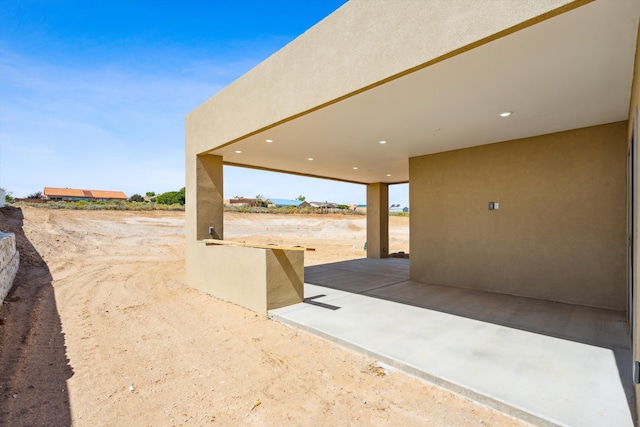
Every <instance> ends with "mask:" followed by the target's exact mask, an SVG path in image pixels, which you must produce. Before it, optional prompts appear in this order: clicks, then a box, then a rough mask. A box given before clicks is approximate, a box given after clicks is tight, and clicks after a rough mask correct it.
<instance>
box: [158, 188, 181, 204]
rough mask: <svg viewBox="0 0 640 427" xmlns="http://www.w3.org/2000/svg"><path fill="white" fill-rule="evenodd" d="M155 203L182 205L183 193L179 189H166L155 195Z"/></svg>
mask: <svg viewBox="0 0 640 427" xmlns="http://www.w3.org/2000/svg"><path fill="white" fill-rule="evenodd" d="M156 203H159V204H161V205H184V193H183V192H181V191H168V192H166V193H162V194H161V195H159V196H158V197H156Z"/></svg>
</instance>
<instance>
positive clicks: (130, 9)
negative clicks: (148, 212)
mask: <svg viewBox="0 0 640 427" xmlns="http://www.w3.org/2000/svg"><path fill="white" fill-rule="evenodd" d="M343 3H345V0H272V1H267V0H252V1H249V0H228V1H222V0H218V1H215V0H211V1H204V0H202V1H178V0H174V1H164V0H156V1H141V0H135V1H131V0H129V1H124V0H103V1H98V0H85V1H64V0H56V1H51V0H50V1H30V0H2V3H1V4H0V187H3V188H6V189H7V190H9V191H11V192H13V195H14V196H16V197H23V196H25V195H27V194H29V193H32V192H35V191H42V190H43V188H44V187H45V186H50V187H72V188H88V189H103V190H121V191H124V192H125V193H126V194H127V195H129V196H130V195H132V194H134V193H141V194H143V193H145V192H146V191H155V192H157V193H159V192H164V191H172V190H176V189H179V188H180V187H183V186H184V117H185V116H186V114H187V113H188V112H189V111H191V110H193V109H194V108H196V107H197V106H198V105H199V104H201V103H202V102H204V101H205V100H206V99H208V98H209V97H211V96H213V95H214V94H215V93H216V92H218V91H219V90H220V89H222V88H223V87H225V86H226V85H228V84H229V83H231V82H232V81H233V80H235V79H237V78H238V77H240V76H241V75H242V74H244V73H246V72H247V71H249V70H250V69H251V68H253V67H254V66H255V65H257V64H258V63H260V62H261V61H263V60H264V59H266V58H267V57H269V56H270V55H271V54H273V53H275V52H276V51H277V50H278V49H280V48H282V47H283V46H284V45H286V44H287V43H289V42H290V41H292V40H293V39H295V38H296V37H297V36H298V35H300V34H302V33H303V32H304V31H305V30H307V29H308V28H309V27H311V26H313V25H314V24H316V23H317V22H319V21H320V20H322V19H323V18H324V17H325V16H327V15H328V14H330V13H331V12H333V11H334V10H335V9H337V8H338V7H340V6H341V5H342V4H343ZM224 191H225V196H226V197H233V196H245V197H253V196H255V195H256V194H259V193H260V194H263V195H265V196H267V197H273V198H294V197H296V196H298V195H300V194H302V195H305V196H306V197H307V200H329V201H335V202H339V203H364V202H365V199H366V195H365V188H364V187H363V186H359V185H353V184H343V183H338V182H334V181H326V180H318V179H310V178H302V177H293V176H291V175H282V174H275V173H268V172H262V171H256V170H249V169H240V168H233V167H225V189H224ZM389 202H390V203H400V204H402V205H403V206H405V205H406V204H407V203H408V188H407V185H399V186H392V187H391V190H390V199H389Z"/></svg>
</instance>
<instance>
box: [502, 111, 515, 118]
mask: <svg viewBox="0 0 640 427" xmlns="http://www.w3.org/2000/svg"><path fill="white" fill-rule="evenodd" d="M512 114H513V111H504V112H502V113H500V117H509V116H510V115H512Z"/></svg>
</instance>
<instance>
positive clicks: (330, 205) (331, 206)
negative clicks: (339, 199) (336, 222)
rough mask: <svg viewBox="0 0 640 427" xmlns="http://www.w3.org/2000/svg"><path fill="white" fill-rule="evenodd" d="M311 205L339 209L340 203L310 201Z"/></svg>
mask: <svg viewBox="0 0 640 427" xmlns="http://www.w3.org/2000/svg"><path fill="white" fill-rule="evenodd" d="M309 205H311V207H313V208H321V209H337V208H338V205H337V204H336V203H329V202H309Z"/></svg>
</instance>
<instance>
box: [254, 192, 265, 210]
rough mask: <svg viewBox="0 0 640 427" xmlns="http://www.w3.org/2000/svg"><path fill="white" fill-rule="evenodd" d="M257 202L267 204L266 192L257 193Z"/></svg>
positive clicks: (260, 204)
mask: <svg viewBox="0 0 640 427" xmlns="http://www.w3.org/2000/svg"><path fill="white" fill-rule="evenodd" d="M256 204H257V205H259V206H263V207H264V206H265V205H266V204H267V198H266V197H265V196H264V194H258V195H256Z"/></svg>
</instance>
